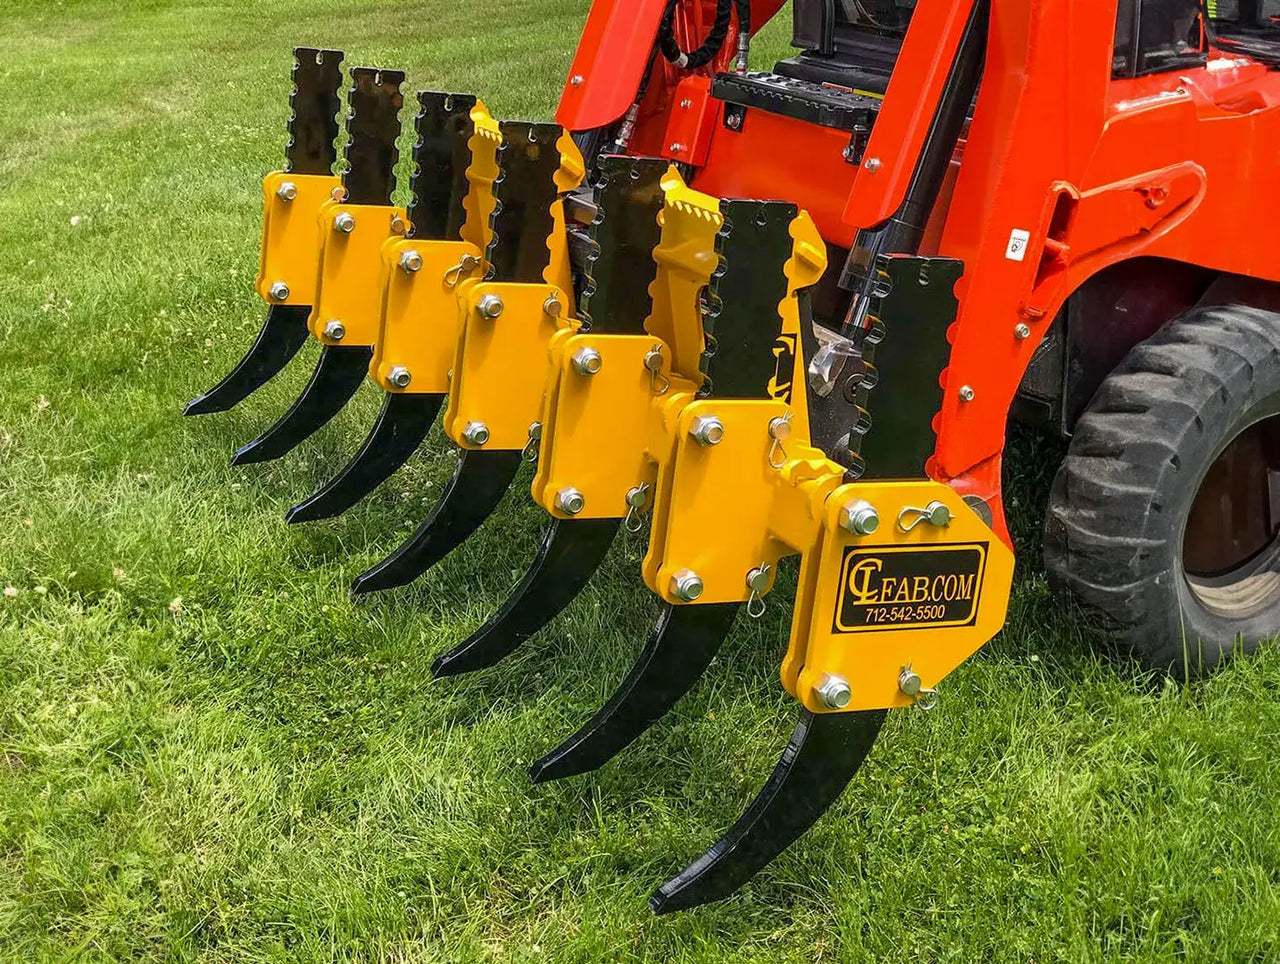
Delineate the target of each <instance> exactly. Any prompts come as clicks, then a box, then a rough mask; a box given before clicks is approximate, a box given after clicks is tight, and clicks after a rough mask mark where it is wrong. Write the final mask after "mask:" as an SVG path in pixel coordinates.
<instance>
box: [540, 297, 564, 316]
mask: <svg viewBox="0 0 1280 964" xmlns="http://www.w3.org/2000/svg"><path fill="white" fill-rule="evenodd" d="M563 311H564V305H562V304H560V299H559V298H557V297H556V296H555V295H552V296H551V297H550V298H548V299H547V300H546V301H544V302H543V303H542V313H543V314H544V315H546V316H547V317H548V318H559V317H560V315H561V313H562V312H563Z"/></svg>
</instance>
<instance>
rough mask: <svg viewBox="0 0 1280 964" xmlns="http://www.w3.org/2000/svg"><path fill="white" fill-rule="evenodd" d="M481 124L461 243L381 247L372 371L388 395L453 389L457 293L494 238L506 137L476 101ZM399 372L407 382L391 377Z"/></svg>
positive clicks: (478, 273) (480, 270) (402, 242)
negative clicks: (378, 315) (500, 159)
mask: <svg viewBox="0 0 1280 964" xmlns="http://www.w3.org/2000/svg"><path fill="white" fill-rule="evenodd" d="M471 120H472V121H473V122H474V124H475V127H476V132H475V134H473V135H472V137H471V140H470V144H469V146H470V148H471V165H470V167H468V168H467V184H468V190H467V196H466V199H465V200H464V202H463V207H464V210H465V211H466V219H465V221H464V223H463V225H462V230H461V232H460V235H461V238H462V240H459V241H429V240H420V239H416V238H393V239H390V240H388V241H386V242H385V243H384V244H383V246H382V276H383V278H384V279H385V280H386V287H385V289H384V292H383V302H382V310H381V318H382V320H381V325H380V329H379V334H378V338H377V343H376V345H375V347H374V356H373V361H372V362H371V363H370V366H369V373H370V375H371V376H372V377H373V379H374V380H375V381H376V382H377V383H378V384H379V385H380V386H381V387H382V389H383V391H387V392H402V391H407V392H412V393H418V394H439V395H444V394H446V393H447V392H448V391H449V372H450V370H451V369H452V368H453V362H454V356H455V355H456V353H457V350H458V339H459V337H460V335H461V331H460V329H459V326H458V322H459V311H458V291H459V289H460V287H461V286H462V284H463V283H464V282H466V281H469V280H471V279H473V278H478V277H482V276H483V275H484V262H483V252H484V250H485V248H486V247H487V246H488V244H489V239H490V238H491V237H492V233H493V232H492V229H491V227H490V224H489V218H490V215H492V214H493V209H494V205H495V203H496V202H495V201H494V197H493V182H494V181H495V180H496V178H497V176H498V162H497V151H498V146H499V144H500V143H501V141H502V136H501V134H500V133H499V130H498V123H497V121H495V120H494V119H493V118H492V117H491V116H490V115H489V112H488V111H487V110H486V109H485V108H484V105H478V106H477V107H476V108H475V109H474V110H472V112H471ZM397 369H400V370H402V377H403V375H407V376H408V378H409V383H408V385H398V384H394V383H393V382H392V381H391V373H392V371H393V370H397Z"/></svg>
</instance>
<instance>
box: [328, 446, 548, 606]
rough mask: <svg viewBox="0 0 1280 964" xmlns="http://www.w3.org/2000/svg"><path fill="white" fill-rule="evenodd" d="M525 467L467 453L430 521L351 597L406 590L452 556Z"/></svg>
mask: <svg viewBox="0 0 1280 964" xmlns="http://www.w3.org/2000/svg"><path fill="white" fill-rule="evenodd" d="M522 462H523V457H522V455H521V453H520V452H508V451H496V452H486V451H484V450H482V449H465V450H463V452H462V454H461V456H460V458H459V459H458V467H457V469H455V470H454V473H453V478H452V479H451V480H450V481H449V485H448V487H446V489H445V492H444V495H443V496H442V497H441V499H440V501H439V502H438V503H437V504H436V507H435V510H434V511H433V512H432V514H431V518H430V519H428V520H427V521H426V522H424V523H423V524H422V525H421V526H419V527H418V531H417V532H415V533H414V534H413V535H411V536H410V537H409V538H408V539H407V540H406V541H405V542H404V543H403V544H402V545H401V546H400V548H398V549H397V550H396V551H395V552H393V553H392V554H391V555H389V556H388V557H387V558H386V559H383V560H382V561H381V562H380V563H378V564H377V565H376V566H374V567H373V568H372V569H370V570H368V571H367V572H364V573H361V574H360V575H359V576H357V577H356V580H355V582H354V583H352V585H351V594H352V595H354V596H361V595H364V594H365V593H368V592H377V591H379V590H382V589H394V588H395V587H397V586H406V585H408V584H409V583H411V582H413V580H415V579H417V578H418V577H419V576H421V575H422V574H423V573H424V572H426V571H427V570H428V569H430V568H431V567H432V566H434V565H435V564H436V563H437V562H439V561H440V560H441V559H443V558H444V557H445V556H447V555H448V554H449V553H450V552H452V551H453V550H454V549H456V548H457V547H458V545H459V544H460V543H461V542H462V541H463V540H464V539H466V538H467V536H469V535H471V533H473V532H475V531H476V530H477V529H478V528H480V525H481V524H482V523H483V522H484V520H485V519H487V518H489V516H490V515H491V514H492V513H493V510H494V509H496V508H497V507H498V503H499V502H501V501H502V496H503V494H504V493H506V491H507V489H509V488H510V487H511V483H512V481H513V480H514V479H515V477H516V474H517V473H518V472H519V471H520V465H521V463H522Z"/></svg>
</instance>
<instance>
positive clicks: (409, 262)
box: [400, 248, 422, 274]
mask: <svg viewBox="0 0 1280 964" xmlns="http://www.w3.org/2000/svg"><path fill="white" fill-rule="evenodd" d="M400 270H401V271H403V272H405V273H406V274H413V273H414V272H415V271H421V270H422V255H420V254H419V253H418V252H417V251H415V250H414V249H413V248H410V249H409V250H408V251H404V252H402V253H401V254H400Z"/></svg>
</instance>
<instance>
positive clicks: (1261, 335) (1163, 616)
mask: <svg viewBox="0 0 1280 964" xmlns="http://www.w3.org/2000/svg"><path fill="white" fill-rule="evenodd" d="M1277 413H1280V314H1277V313H1273V312H1270V311H1263V310H1260V309H1257V308H1249V307H1242V306H1234V305H1233V306H1219V307H1212V306H1210V307H1197V308H1194V309H1192V310H1191V311H1189V312H1187V313H1186V314H1185V315H1182V316H1181V317H1179V318H1177V319H1175V320H1174V321H1172V322H1170V323H1169V324H1167V325H1165V326H1164V327H1163V328H1161V329H1160V330H1159V331H1158V332H1156V334H1154V335H1153V336H1152V337H1151V338H1150V339H1148V340H1147V341H1145V342H1143V343H1142V344H1140V345H1138V346H1137V347H1136V348H1134V349H1133V350H1132V351H1131V352H1130V353H1129V355H1128V357H1126V358H1125V360H1124V361H1123V362H1121V364H1120V365H1119V366H1118V367H1117V368H1116V370H1115V372H1113V373H1112V374H1111V376H1110V377H1109V378H1107V380H1106V381H1105V382H1104V383H1103V384H1102V387H1101V388H1100V389H1099V390H1098V393H1097V394H1096V395H1095V396H1094V398H1093V401H1092V402H1091V403H1090V405H1089V408H1088V409H1087V410H1086V412H1085V414H1084V415H1083V416H1082V417H1081V418H1080V421H1079V423H1078V424H1077V426H1076V431H1075V436H1074V438H1073V439H1072V441H1071V444H1070V447H1069V449H1068V453H1067V457H1066V459H1065V460H1064V461H1063V464H1062V466H1061V468H1060V469H1059V470H1058V474H1057V476H1056V478H1055V479H1054V483H1053V487H1052V489H1051V491H1050V495H1049V508H1048V513H1047V515H1046V518H1045V534H1044V557H1045V567H1046V569H1047V570H1048V574H1049V578H1050V581H1051V583H1052V584H1054V585H1055V586H1056V587H1057V588H1059V589H1065V590H1066V591H1068V592H1069V593H1070V594H1071V595H1072V596H1073V597H1074V598H1075V599H1076V600H1077V601H1078V602H1079V603H1080V604H1081V605H1082V606H1083V607H1084V609H1085V610H1087V611H1092V612H1093V613H1095V614H1097V615H1099V616H1101V617H1102V620H1103V621H1104V623H1105V624H1106V625H1107V626H1108V628H1109V629H1110V630H1111V631H1112V633H1113V635H1114V637H1115V639H1116V641H1117V642H1118V643H1119V644H1120V646H1121V648H1123V649H1127V650H1128V651H1130V652H1131V653H1132V654H1133V655H1134V656H1135V657H1136V658H1137V660H1138V661H1139V662H1140V663H1141V664H1142V665H1143V666H1145V667H1146V668H1148V669H1151V670H1155V671H1159V672H1168V673H1172V674H1175V675H1177V676H1182V677H1195V676H1199V675H1201V674H1203V673H1205V672H1208V671H1211V670H1212V669H1214V668H1215V667H1216V666H1218V665H1219V664H1220V663H1221V662H1222V660H1223V659H1224V658H1225V657H1227V656H1229V655H1231V654H1232V653H1233V652H1237V651H1243V652H1250V651H1252V650H1254V649H1256V648H1257V646H1258V645H1259V644H1260V643H1261V642H1263V641H1265V640H1268V639H1270V638H1271V637H1273V636H1276V635H1277V634H1280V595H1277V597H1276V598H1274V599H1272V598H1270V597H1268V599H1267V601H1266V604H1265V606H1263V607H1262V608H1261V609H1258V610H1256V611H1252V612H1247V613H1242V614H1241V615H1240V616H1237V617H1235V618H1232V617H1228V616H1224V615H1222V614H1221V613H1220V612H1217V611H1214V610H1211V609H1208V608H1206V606H1205V605H1204V604H1203V603H1202V601H1201V599H1200V598H1199V597H1198V596H1197V595H1196V593H1195V592H1194V591H1193V589H1192V587H1191V586H1190V585H1189V584H1188V582H1187V578H1186V576H1185V574H1184V570H1183V566H1182V537H1183V532H1184V529H1185V527H1186V521H1187V517H1188V514H1189V512H1190V509H1191V505H1192V503H1193V501H1194V499H1195V497H1196V494H1197V492H1198V491H1199V489H1200V485H1201V482H1202V480H1203V479H1204V477H1205V474H1206V473H1207V471H1208V469H1209V467H1210V466H1211V465H1212V464H1213V462H1214V460H1215V459H1217V457H1218V456H1219V455H1220V454H1221V453H1222V451H1223V449H1225V448H1226V446H1227V445H1228V443H1230V442H1231V440H1232V439H1234V438H1235V437H1236V436H1237V435H1239V434H1240V433H1241V432H1242V431H1244V430H1245V429H1246V428H1248V427H1249V426H1250V425H1253V424H1256V423H1257V422H1259V421H1261V420H1262V419H1264V418H1267V417H1269V416H1271V415H1275V414H1277Z"/></svg>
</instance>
